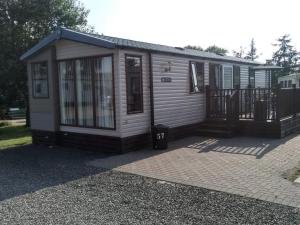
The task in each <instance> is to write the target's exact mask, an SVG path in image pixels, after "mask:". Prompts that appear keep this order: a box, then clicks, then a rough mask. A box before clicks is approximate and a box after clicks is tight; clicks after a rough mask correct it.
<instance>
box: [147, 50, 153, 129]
mask: <svg viewBox="0 0 300 225" xmlns="http://www.w3.org/2000/svg"><path fill="white" fill-rule="evenodd" d="M148 57H149V82H150V111H151V131H152V128H153V126H154V99H153V70H152V54H151V52H150V51H149V52H148Z"/></svg>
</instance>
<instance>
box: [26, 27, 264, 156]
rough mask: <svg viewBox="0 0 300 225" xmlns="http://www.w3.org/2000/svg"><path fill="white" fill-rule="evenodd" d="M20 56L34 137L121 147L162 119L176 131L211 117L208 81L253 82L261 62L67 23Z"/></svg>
mask: <svg viewBox="0 0 300 225" xmlns="http://www.w3.org/2000/svg"><path fill="white" fill-rule="evenodd" d="M21 60H23V61H25V62H26V64H27V72H28V86H29V96H30V119H31V129H32V135H33V141H34V143H46V144H58V145H65V146H74V147H79V148H91V149H97V150H101V151H109V152H118V153H120V152H126V151H129V150H133V149H138V148H141V147H143V146H146V145H148V144H149V142H151V141H150V140H151V138H150V136H151V135H150V134H151V127H153V126H154V125H156V124H164V125H166V126H168V127H169V128H170V131H169V133H170V138H172V137H173V138H178V137H181V136H185V135H187V134H193V133H195V130H196V129H197V128H198V127H199V125H200V124H201V123H202V122H204V121H205V120H206V118H207V98H206V88H205V87H206V86H208V85H209V86H210V87H211V88H212V89H234V88H235V87H236V86H239V87H241V88H246V87H248V86H249V84H250V82H251V79H250V77H249V71H251V68H252V67H257V66H260V64H259V63H257V62H253V61H249V60H245V59H242V58H235V57H230V56H221V55H217V54H213V53H208V52H202V51H198V50H191V49H184V48H178V47H169V46H163V45H157V44H150V43H144V42H139V41H132V40H127V39H122V38H116V37H109V36H104V35H97V34H87V33H81V32H77V31H74V30H70V29H66V28H60V29H58V30H57V31H55V32H53V33H52V34H50V35H49V36H47V37H45V38H44V39H43V40H41V41H40V42H39V43H38V44H36V45H35V46H34V47H33V48H31V49H29V50H28V51H27V52H26V53H24V55H23V56H22V57H21ZM260 71H263V70H262V68H260ZM255 76H256V77H255V80H256V82H257V81H258V79H259V78H258V77H257V75H255ZM263 79H265V77H264V78H263Z"/></svg>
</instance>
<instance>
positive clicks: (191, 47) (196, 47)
mask: <svg viewBox="0 0 300 225" xmlns="http://www.w3.org/2000/svg"><path fill="white" fill-rule="evenodd" d="M184 48H187V49H193V50H199V51H203V48H202V47H201V46H196V45H187V46H185V47H184Z"/></svg>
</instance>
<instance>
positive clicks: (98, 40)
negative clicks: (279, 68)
mask: <svg viewBox="0 0 300 225" xmlns="http://www.w3.org/2000/svg"><path fill="white" fill-rule="evenodd" d="M111 38H113V37H111ZM60 39H66V40H71V41H76V42H80V43H85V44H90V45H94V46H99V47H104V48H112V49H113V48H121V49H122V48H126V49H136V50H144V51H150V52H154V53H164V54H171V55H176V56H184V57H191V58H198V59H208V60H213V61H222V62H234V63H241V64H248V65H256V66H258V65H262V63H259V62H255V61H250V60H241V59H240V58H235V57H233V56H219V55H216V54H213V53H211V55H210V54H208V53H207V52H204V53H205V55H202V56H200V55H195V52H194V53H193V54H192V53H191V52H187V51H186V50H185V51H184V52H181V51H177V50H176V51H175V52H174V49H176V48H175V47H171V46H166V45H158V44H152V43H146V42H139V41H133V40H129V39H123V40H126V41H127V42H135V43H140V44H141V43H143V44H148V45H151V46H152V47H153V46H156V47H157V46H160V48H159V49H151V48H149V47H148V48H146V46H143V47H140V46H139V47H138V46H137V45H136V46H130V45H128V44H127V45H124V44H120V43H118V42H114V41H113V40H107V38H104V37H101V35H95V34H89V33H83V32H79V31H75V30H71V29H67V28H63V27H62V28H58V29H57V30H56V31H54V32H53V33H51V34H50V35H48V36H47V37H45V38H44V39H42V40H41V41H40V42H38V43H37V44H36V45H35V46H33V47H32V48H31V49H29V50H28V51H27V52H25V53H24V54H23V55H22V56H21V57H20V60H22V61H23V60H26V59H28V58H30V57H31V56H33V55H34V54H36V53H38V52H39V51H41V50H42V49H44V48H46V47H48V46H49V45H51V44H52V43H54V42H55V41H57V40H60ZM115 39H120V38H115ZM164 47H167V48H168V49H167V50H165V49H164ZM173 48H174V49H173ZM171 49H173V50H171ZM189 51H191V50H189Z"/></svg>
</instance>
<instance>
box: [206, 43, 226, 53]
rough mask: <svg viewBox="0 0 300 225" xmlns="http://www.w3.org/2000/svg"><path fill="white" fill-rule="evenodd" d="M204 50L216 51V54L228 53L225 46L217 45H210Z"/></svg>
mask: <svg viewBox="0 0 300 225" xmlns="http://www.w3.org/2000/svg"><path fill="white" fill-rule="evenodd" d="M205 51H206V52H212V53H216V54H218V55H226V54H227V53H228V50H227V49H225V48H221V47H218V46H216V45H211V46H209V47H208V48H207V49H205Z"/></svg>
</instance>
